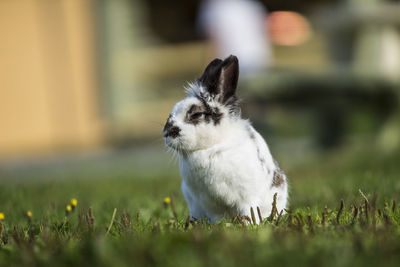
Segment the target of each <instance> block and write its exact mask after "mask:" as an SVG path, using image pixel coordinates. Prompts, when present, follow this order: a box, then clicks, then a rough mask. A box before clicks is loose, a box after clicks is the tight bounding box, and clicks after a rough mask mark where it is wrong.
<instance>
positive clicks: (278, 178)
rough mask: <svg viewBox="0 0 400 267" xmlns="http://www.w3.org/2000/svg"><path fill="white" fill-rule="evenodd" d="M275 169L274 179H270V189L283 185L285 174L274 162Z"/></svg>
mask: <svg viewBox="0 0 400 267" xmlns="http://www.w3.org/2000/svg"><path fill="white" fill-rule="evenodd" d="M274 163H275V166H276V169H275V171H274V177H273V178H272V184H271V187H272V186H273V187H280V186H282V185H283V184H284V183H285V177H286V176H285V173H284V172H283V170H282V169H281V168H280V167H279V165H278V162H277V161H275V160H274Z"/></svg>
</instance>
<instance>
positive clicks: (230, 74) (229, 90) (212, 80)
mask: <svg viewBox="0 0 400 267" xmlns="http://www.w3.org/2000/svg"><path fill="white" fill-rule="evenodd" d="M238 78H239V62H238V59H237V57H235V56H232V55H231V56H229V57H228V58H226V59H225V60H224V61H222V60H221V59H218V58H216V59H214V60H213V61H211V62H210V64H208V66H207V67H206V69H205V71H204V73H203V75H202V76H201V77H200V79H199V81H200V82H201V83H202V85H203V86H204V87H205V88H206V90H207V91H208V92H209V93H210V94H211V95H214V96H216V95H220V97H219V99H220V101H221V102H222V103H225V102H226V101H227V100H228V99H229V98H230V97H232V96H234V95H235V92H236V87H237V82H238Z"/></svg>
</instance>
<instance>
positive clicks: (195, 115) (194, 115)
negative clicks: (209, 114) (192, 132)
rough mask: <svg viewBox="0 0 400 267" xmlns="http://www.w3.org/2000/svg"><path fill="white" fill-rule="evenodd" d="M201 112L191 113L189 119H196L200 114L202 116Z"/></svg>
mask: <svg viewBox="0 0 400 267" xmlns="http://www.w3.org/2000/svg"><path fill="white" fill-rule="evenodd" d="M203 114H204V113H203V112H196V113H193V114H192V115H190V119H191V120H196V119H198V118H200V117H201V116H203Z"/></svg>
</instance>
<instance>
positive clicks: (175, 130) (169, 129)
mask: <svg viewBox="0 0 400 267" xmlns="http://www.w3.org/2000/svg"><path fill="white" fill-rule="evenodd" d="M180 132H181V129H180V128H179V127H177V126H174V124H173V123H171V121H170V120H167V123H166V124H165V126H164V130H163V135H164V137H172V138H176V137H178V136H179V135H180Z"/></svg>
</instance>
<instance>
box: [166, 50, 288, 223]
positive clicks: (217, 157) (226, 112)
mask: <svg viewBox="0 0 400 267" xmlns="http://www.w3.org/2000/svg"><path fill="white" fill-rule="evenodd" d="M238 78H239V61H238V59H237V57H236V56H233V55H231V56H229V57H228V58H226V59H225V60H221V59H214V60H213V61H211V63H209V65H208V66H207V67H206V69H205V71H204V73H203V74H202V76H201V77H200V78H199V79H198V80H196V81H195V82H193V83H189V84H188V86H187V88H186V93H187V95H186V97H185V98H184V99H183V100H181V101H180V102H178V103H177V104H175V106H174V107H173V109H172V112H171V113H170V115H169V117H168V119H167V122H166V124H165V127H164V130H163V136H164V141H165V143H166V145H167V146H168V147H170V148H172V149H173V150H174V151H176V152H177V154H178V159H179V169H180V173H181V176H182V184H181V189H182V192H183V195H184V197H185V199H186V202H187V204H188V207H189V211H190V216H191V219H192V220H207V221H208V222H210V223H216V222H218V221H221V220H222V219H224V218H225V219H227V218H233V217H236V216H241V217H242V218H243V216H249V217H250V216H251V212H250V209H251V207H253V209H254V211H255V210H256V208H257V207H259V209H260V213H261V217H262V218H265V217H267V216H269V215H270V213H271V210H272V203H273V198H274V194H275V193H276V194H277V198H276V207H277V211H278V212H280V211H284V209H285V208H286V205H287V202H288V183H287V178H286V175H285V173H284V172H283V171H282V169H281V168H280V167H279V166H278V163H277V162H276V161H275V160H274V159H273V157H272V155H271V153H270V151H269V148H268V145H267V144H266V142H265V141H264V139H263V138H262V137H261V135H260V134H259V133H258V132H257V131H256V130H255V129H254V128H253V126H252V125H251V123H250V121H249V120H246V119H242V118H241V110H240V106H239V99H238V97H237V96H236V87H237V84H238ZM255 217H256V223H257V224H258V223H260V219H259V216H255Z"/></svg>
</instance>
